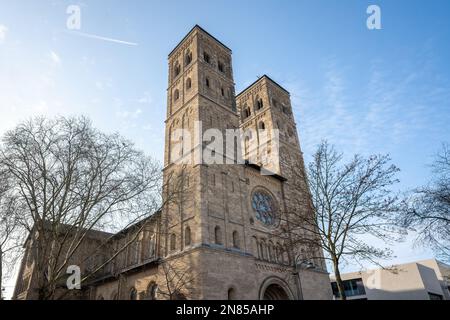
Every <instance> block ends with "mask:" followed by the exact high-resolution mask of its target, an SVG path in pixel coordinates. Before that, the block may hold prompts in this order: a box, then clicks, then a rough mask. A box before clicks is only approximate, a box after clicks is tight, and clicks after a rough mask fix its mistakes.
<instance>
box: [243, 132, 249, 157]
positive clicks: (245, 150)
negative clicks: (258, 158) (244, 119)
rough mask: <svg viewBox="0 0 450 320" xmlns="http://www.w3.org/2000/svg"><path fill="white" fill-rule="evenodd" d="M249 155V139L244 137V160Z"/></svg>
mask: <svg viewBox="0 0 450 320" xmlns="http://www.w3.org/2000/svg"><path fill="white" fill-rule="evenodd" d="M249 153H250V137H248V136H247V137H245V140H244V154H245V157H246V158H247V157H248V156H249Z"/></svg>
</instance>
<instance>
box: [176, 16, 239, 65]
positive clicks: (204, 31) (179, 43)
mask: <svg viewBox="0 0 450 320" xmlns="http://www.w3.org/2000/svg"><path fill="white" fill-rule="evenodd" d="M194 30H200V31H202V32H203V33H205V34H207V35H208V36H209V37H211V38H212V39H214V40H215V41H216V42H217V43H219V44H220V45H221V46H222V47H224V48H225V49H227V50H228V51H230V52H231V49H230V48H228V47H227V46H226V45H224V44H223V43H222V42H221V41H220V40H218V39H217V38H216V37H214V36H213V35H212V34H210V33H209V32H208V31H206V30H205V29H203V28H202V27H200V26H199V25H198V24H196V25H195V26H194V27H193V28H192V29H191V30H190V31H189V32H188V33H187V34H186V35H185V36H184V38H183V39H181V41H180V42H178V44H177V45H176V46H175V48H174V49H173V50H172V51H170V53H169V57H170V56H171V55H172V53H174V51H175V50H177V49H178V47H179V46H180V45H181V44H182V43H183V42H184V40H186V39H187V38H188V37H189V36H190V35H191V33H192V32H194Z"/></svg>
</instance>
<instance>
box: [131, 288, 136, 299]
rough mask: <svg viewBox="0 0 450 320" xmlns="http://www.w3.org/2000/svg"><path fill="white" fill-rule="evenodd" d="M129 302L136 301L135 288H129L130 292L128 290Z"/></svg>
mask: <svg viewBox="0 0 450 320" xmlns="http://www.w3.org/2000/svg"><path fill="white" fill-rule="evenodd" d="M130 300H137V291H136V288H131V290H130Z"/></svg>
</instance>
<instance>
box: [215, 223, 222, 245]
mask: <svg viewBox="0 0 450 320" xmlns="http://www.w3.org/2000/svg"><path fill="white" fill-rule="evenodd" d="M214 242H215V243H216V244H219V245H221V244H222V230H221V229H220V227H219V226H216V227H215V228H214Z"/></svg>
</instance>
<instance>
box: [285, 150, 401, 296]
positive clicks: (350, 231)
mask: <svg viewBox="0 0 450 320" xmlns="http://www.w3.org/2000/svg"><path fill="white" fill-rule="evenodd" d="M342 160H343V155H342V154H341V153H338V152H336V150H335V149H334V147H333V146H330V145H328V143H327V142H326V141H325V142H322V144H321V145H319V147H318V149H317V151H316V153H315V154H314V159H313V161H312V162H311V163H310V165H309V167H308V172H307V176H305V174H304V171H305V170H304V166H303V163H298V164H297V166H295V168H293V169H292V170H293V179H291V180H292V181H290V182H289V181H288V182H289V183H290V185H291V188H292V189H294V190H298V191H299V193H297V194H303V195H304V197H295V198H293V199H290V208H291V209H288V210H287V211H288V212H287V215H286V217H287V219H288V220H289V224H288V226H289V230H288V237H289V238H290V243H291V245H292V247H293V248H305V252H309V253H303V249H301V250H300V251H299V250H297V249H296V250H292V251H294V255H295V256H294V259H293V260H294V264H295V266H296V267H297V264H298V263H299V261H298V257H301V256H302V255H303V257H304V255H305V254H306V255H307V258H308V260H312V259H314V258H317V259H326V260H328V261H330V262H331V264H332V267H333V271H334V274H335V277H336V282H337V287H338V290H339V294H340V298H341V299H343V300H345V299H346V295H345V291H344V286H343V281H342V278H341V274H340V267H341V265H342V263H344V262H345V261H349V260H350V261H352V262H356V261H363V260H368V261H371V262H376V260H378V259H385V258H388V257H390V255H391V251H390V250H389V249H388V248H377V247H375V246H372V245H371V244H370V243H369V240H368V239H367V236H373V237H375V238H379V239H381V240H383V241H385V242H390V241H391V240H395V239H396V235H397V232H399V231H400V229H398V228H396V227H395V226H394V225H393V224H392V220H391V219H390V216H391V214H392V213H394V212H397V210H398V200H397V197H395V196H391V194H392V192H391V191H390V187H391V186H392V185H393V184H395V183H396V182H397V179H396V178H395V175H396V173H397V172H398V171H399V169H398V168H397V167H396V166H394V165H390V164H389V162H390V158H389V157H388V156H383V155H375V156H370V157H368V158H367V159H366V158H363V157H361V156H359V155H355V156H354V157H353V159H352V160H351V161H349V162H348V163H346V164H342ZM302 208H303V209H302ZM322 252H324V253H325V256H324V257H323V255H322ZM301 262H303V261H301Z"/></svg>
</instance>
